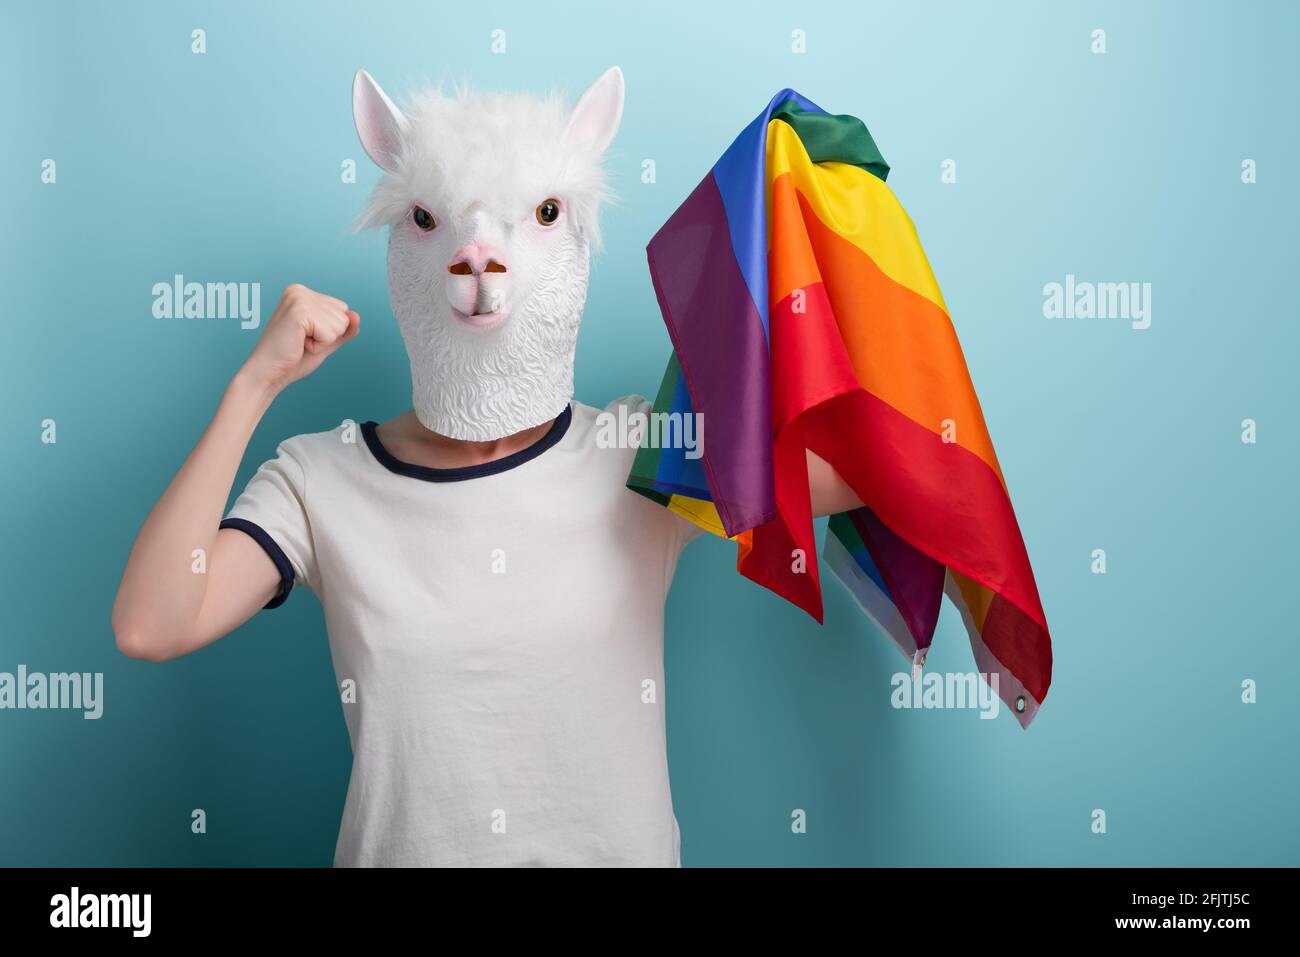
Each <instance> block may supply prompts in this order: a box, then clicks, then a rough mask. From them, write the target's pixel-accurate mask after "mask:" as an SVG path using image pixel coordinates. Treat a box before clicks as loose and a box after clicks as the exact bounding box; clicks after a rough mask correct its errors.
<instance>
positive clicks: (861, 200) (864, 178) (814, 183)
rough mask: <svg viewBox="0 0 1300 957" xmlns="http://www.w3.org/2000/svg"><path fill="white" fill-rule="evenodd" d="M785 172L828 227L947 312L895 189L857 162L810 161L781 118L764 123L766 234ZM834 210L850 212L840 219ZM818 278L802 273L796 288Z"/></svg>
mask: <svg viewBox="0 0 1300 957" xmlns="http://www.w3.org/2000/svg"><path fill="white" fill-rule="evenodd" d="M785 173H789V174H790V175H791V177H792V178H793V180H794V183H795V186H796V187H797V188H798V190H799V192H800V193H802V194H803V197H804V199H805V200H807V201H808V203H809V205H811V206H812V208H813V209H814V210H815V211H816V213H817V218H818V219H820V220H821V221H822V222H823V223H824V224H826V226H828V227H830V228H831V229H833V230H835V232H837V233H839V235H840V236H842V237H844V239H845V240H847V241H848V242H850V243H852V244H853V245H854V246H856V247H858V249H860V250H862V252H863V253H865V254H866V255H868V256H870V257H871V259H872V261H873V262H875V264H876V265H877V266H879V267H880V271H881V272H883V273H884V274H885V275H886V276H888V277H889V278H890V279H892V280H893V281H894V282H896V283H899V284H900V285H903V286H906V287H907V288H908V289H911V290H912V291H913V292H915V293H917V294H918V295H920V296H924V297H925V298H926V299H929V300H930V301H931V302H933V303H934V304H935V305H937V306H938V307H939V308H940V309H942V310H943V311H944V312H945V313H947V311H948V307H947V305H945V304H944V301H943V293H941V292H940V291H939V284H938V283H937V282H936V281H935V278H934V273H933V272H931V271H930V264H929V261H928V260H927V259H926V257H925V252H924V250H923V249H922V248H921V240H920V238H919V237H918V236H917V235H916V227H915V226H914V225H912V220H911V218H910V217H909V216H908V215H907V213H906V211H905V210H904V209H903V207H902V205H901V204H900V203H899V202H898V199H897V197H895V196H894V193H893V191H892V190H891V189H890V188H889V187H888V186H886V185H885V184H884V182H883V181H882V180H880V179H878V178H877V177H875V176H873V175H872V174H871V173H868V172H867V171H866V170H864V169H862V168H861V167H859V166H850V165H849V164H847V163H821V164H814V163H813V161H812V160H811V159H809V158H808V151H807V150H805V149H804V146H803V142H802V141H801V140H800V139H799V135H798V134H797V133H795V131H794V129H793V128H792V127H791V126H790V125H789V124H788V123H784V122H782V121H781V120H772V122H770V123H769V124H768V125H767V190H768V195H767V210H768V216H769V222H768V229H767V235H768V236H771V235H772V228H771V227H772V224H771V222H770V217H771V215H772V195H771V190H772V182H773V181H774V180H776V179H777V177H779V176H781V175H783V174H785ZM837 210H844V211H846V212H847V213H849V214H850V215H849V216H848V217H846V218H842V217H840V216H838V215H837V212H836V211H837ZM818 279H819V277H815V276H809V277H806V281H802V282H797V283H796V284H795V288H798V287H799V286H802V285H806V284H811V283H814V282H817V281H818ZM790 292H791V290H790V289H784V290H773V295H774V297H775V298H777V299H780V298H783V297H784V296H786V295H788V294H789V293H790Z"/></svg>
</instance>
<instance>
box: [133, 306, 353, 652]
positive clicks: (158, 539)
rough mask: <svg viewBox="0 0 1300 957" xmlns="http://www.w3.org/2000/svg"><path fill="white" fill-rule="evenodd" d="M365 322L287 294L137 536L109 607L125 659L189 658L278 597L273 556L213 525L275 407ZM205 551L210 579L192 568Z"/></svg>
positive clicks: (338, 308)
mask: <svg viewBox="0 0 1300 957" xmlns="http://www.w3.org/2000/svg"><path fill="white" fill-rule="evenodd" d="M359 323H360V318H359V317H358V316H357V314H356V313H355V312H350V311H349V310H348V307H347V304H346V303H344V302H341V301H340V300H338V299H334V298H332V297H330V296H325V295H322V294H320V293H316V292H313V291H311V290H310V289H307V288H306V287H305V286H299V285H293V286H290V287H289V288H288V289H286V290H285V291H284V295H283V296H282V297H281V299H280V302H279V304H278V305H277V306H276V309H275V312H274V314H273V315H272V316H271V320H270V322H268V323H267V325H266V328H265V329H264V330H263V332H262V336H261V338H260V339H259V340H258V343H257V346H256V348H254V350H253V354H252V355H251V356H250V357H249V358H248V361H247V362H245V363H244V366H243V368H241V369H240V370H239V372H238V373H236V375H235V377H234V378H233V379H232V380H231V382H230V384H229V385H228V386H227V388H226V391H225V395H224V396H223V398H222V400H221V404H220V405H219V406H218V407H217V411H216V414H215V415H214V416H213V418H212V421H211V423H210V424H209V425H208V427H207V429H206V430H205V431H204V433H203V436H202V438H201V439H200V440H199V443H198V445H197V446H195V448H194V450H193V451H192V452H191V453H190V455H189V457H188V458H187V459H186V460H185V463H184V464H183V465H182V466H181V468H180V471H178V472H177V473H176V476H175V477H174V478H173V479H172V481H171V484H170V485H168V486H167V490H166V491H165V492H164V493H163V495H162V497H161V498H160V499H159V500H158V502H157V504H156V505H154V507H153V509H152V511H150V513H149V516H148V518H146V519H145V522H144V525H143V527H142V528H141V529H140V534H139V535H138V536H137V537H136V541H135V545H134V546H133V547H132V549H131V554H130V557H129V558H128V559H127V563H126V571H125V572H124V573H123V575H122V583H121V585H120V586H119V587H118V591H117V599H116V601H115V602H114V603H113V619H112V621H113V633H114V635H115V636H116V638H117V647H118V649H119V650H121V651H122V653H123V654H125V655H128V656H129V657H132V658H144V659H147V660H150V661H166V660H168V659H170V658H177V657H180V656H181V655H186V654H189V653H190V652H191V651H196V650H197V649H199V648H202V647H203V646H204V645H207V644H210V643H211V642H213V641H216V640H217V639H218V638H220V637H222V636H223V635H225V634H228V633H229V632H231V631H233V630H234V629H235V628H237V627H239V626H240V625H241V624H243V623H244V622H245V621H247V620H248V619H249V618H251V617H252V616H253V614H254V613H255V612H256V611H257V610H258V609H259V608H261V607H262V606H264V605H265V604H266V603H267V602H268V601H270V600H271V598H272V596H274V594H275V592H276V590H277V588H278V587H279V582H280V575H279V572H278V571H277V570H276V568H275V565H274V563H273V562H272V561H271V559H270V558H268V557H267V555H266V554H265V552H263V551H262V549H261V547H260V546H259V545H258V544H257V543H256V542H254V541H253V540H252V539H251V538H249V537H248V536H247V535H245V534H243V533H242V532H239V531H235V530H233V529H223V530H218V528H217V526H218V524H219V523H220V521H221V516H222V513H223V511H224V509H225V506H226V500H227V499H228V498H229V496H230V491H231V488H232V486H233V484H234V480H235V473H236V471H237V470H238V468H239V462H240V460H241V459H242V458H243V456H244V451H245V449H246V448H247V446H248V441H249V439H250V438H251V437H252V434H253V430H254V429H255V428H256V427H257V423H258V422H259V421H260V420H261V418H262V415H263V414H264V413H265V412H266V410H267V409H268V408H269V407H270V405H271V402H272V401H273V400H274V399H275V397H276V396H277V395H278V394H279V393H280V391H281V390H282V389H284V387H285V386H287V385H289V384H290V383H292V382H295V381H297V380H298V379H301V378H302V377H303V376H306V375H309V374H310V373H312V372H313V371H315V370H316V369H317V368H318V367H319V366H320V364H321V363H322V362H324V361H325V359H326V358H327V357H328V356H329V355H330V354H332V353H333V352H334V351H335V350H336V349H338V347H339V346H341V345H342V344H343V343H344V342H347V341H348V340H349V339H351V338H353V337H354V336H355V335H356V333H357V330H358V328H359ZM200 548H201V549H204V551H205V553H206V556H207V563H206V568H207V573H206V574H195V573H194V572H193V571H192V565H193V552H194V550H195V549H200Z"/></svg>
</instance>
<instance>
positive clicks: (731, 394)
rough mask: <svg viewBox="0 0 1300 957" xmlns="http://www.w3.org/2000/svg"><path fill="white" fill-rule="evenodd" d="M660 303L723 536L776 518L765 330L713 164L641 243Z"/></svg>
mask: <svg viewBox="0 0 1300 957" xmlns="http://www.w3.org/2000/svg"><path fill="white" fill-rule="evenodd" d="M646 258H647V259H648V260H649V263H650V278H651V279H652V280H653V282H654V287H655V295H656V296H657V297H658V298H659V309H660V311H661V312H662V313H663V317H664V323H665V324H666V325H667V327H668V335H669V336H670V337H671V338H672V341H673V348H675V349H676V350H677V359H678V361H679V362H680V363H681V366H682V375H683V377H685V379H686V387H687V389H689V390H690V394H691V400H692V404H693V405H694V407H695V411H696V412H699V413H700V414H701V415H702V416H703V421H704V460H703V461H704V471H705V476H706V478H707V479H708V482H709V489H710V491H711V492H712V494H713V502H714V504H715V505H716V506H717V509H718V517H719V518H720V519H721V520H722V525H723V527H724V528H725V529H726V532H727V534H728V535H736V534H738V533H740V532H742V531H745V530H747V529H750V528H754V527H755V526H758V525H762V524H764V523H766V522H768V521H771V520H772V519H773V518H775V517H776V494H775V490H774V483H773V475H774V471H773V466H772V390H771V385H770V382H771V378H770V363H769V360H768V348H767V335H766V334H765V332H764V330H763V323H762V319H761V317H760V315H759V312H758V309H757V308H756V307H755V305H754V300H753V299H751V298H750V295H749V290H748V288H747V287H746V285H745V278H744V276H743V275H741V272H740V268H739V266H738V265H737V263H736V255H735V252H734V251H733V249H732V246H731V235H730V232H729V230H728V228H727V214H726V210H725V208H724V207H723V204H722V197H721V195H719V193H718V187H717V183H716V182H715V181H714V179H713V175H712V174H711V173H710V174H709V175H708V176H706V177H705V178H704V179H703V180H702V181H701V182H700V185H699V186H697V187H695V190H694V191H693V192H692V193H691V195H690V196H688V197H687V198H686V201H685V202H684V203H682V205H681V206H680V207H678V209H677V211H676V212H675V213H673V215H672V217H671V218H670V219H669V220H668V222H666V223H665V224H664V225H663V227H662V228H661V229H660V230H659V232H657V233H656V234H655V236H654V238H653V239H651V240H650V244H649V245H648V246H647V247H646Z"/></svg>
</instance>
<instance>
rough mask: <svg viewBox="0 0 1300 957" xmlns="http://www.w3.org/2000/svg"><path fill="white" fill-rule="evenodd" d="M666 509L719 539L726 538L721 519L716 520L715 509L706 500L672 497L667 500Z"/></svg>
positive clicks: (716, 512) (683, 496) (716, 510)
mask: <svg viewBox="0 0 1300 957" xmlns="http://www.w3.org/2000/svg"><path fill="white" fill-rule="evenodd" d="M668 509H669V511H673V512H676V513H677V514H678V515H680V516H682V518H685V519H688V520H689V521H692V522H694V523H695V524H696V525H698V526H700V528H702V529H704V530H705V531H706V532H712V533H713V534H714V535H717V536H718V537H719V538H727V537H728V535H727V530H726V529H725V528H723V526H722V519H720V518H718V509H717V507H716V506H714V504H713V503H712V502H710V501H708V500H706V499H702V498H690V497H689V496H686V495H674V496H672V498H670V499H669V500H668Z"/></svg>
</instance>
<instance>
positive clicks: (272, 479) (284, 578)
mask: <svg viewBox="0 0 1300 957" xmlns="http://www.w3.org/2000/svg"><path fill="white" fill-rule="evenodd" d="M220 527H221V528H233V529H237V530H239V531H241V532H243V533H245V534H246V535H248V536H250V537H251V538H252V539H253V540H254V541H255V542H257V544H258V545H260V546H262V549H263V550H264V551H265V552H266V554H267V555H268V556H269V557H270V559H271V561H272V562H274V563H275V567H276V568H277V569H278V570H279V572H280V589H279V591H278V592H276V594H275V597H273V598H272V599H271V600H270V601H269V602H267V604H266V606H265V607H267V608H277V607H279V606H280V605H282V604H284V601H285V599H287V598H288V597H289V592H290V591H292V590H293V586H294V583H295V582H302V584H303V585H305V586H306V587H307V588H310V589H311V590H312V591H315V590H316V584H315V583H316V580H317V578H316V554H315V548H314V546H313V543H312V534H311V523H310V521H309V519H308V515H307V471H306V467H305V464H304V460H303V455H302V453H301V450H300V449H298V448H297V447H296V446H295V445H294V443H293V440H291V439H289V440H286V441H284V442H281V443H280V445H279V447H278V448H277V449H276V455H275V458H273V459H269V460H268V461H266V462H263V463H262V465H261V466H259V467H258V469H257V471H256V472H254V473H253V476H252V477H251V478H250V479H249V480H248V484H247V485H245V486H244V490H243V491H242V492H241V493H240V494H239V497H238V498H236V499H235V503H234V504H233V505H232V506H231V507H230V510H229V511H228V512H227V513H226V517H225V518H224V519H223V520H222V522H221V525H220Z"/></svg>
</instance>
